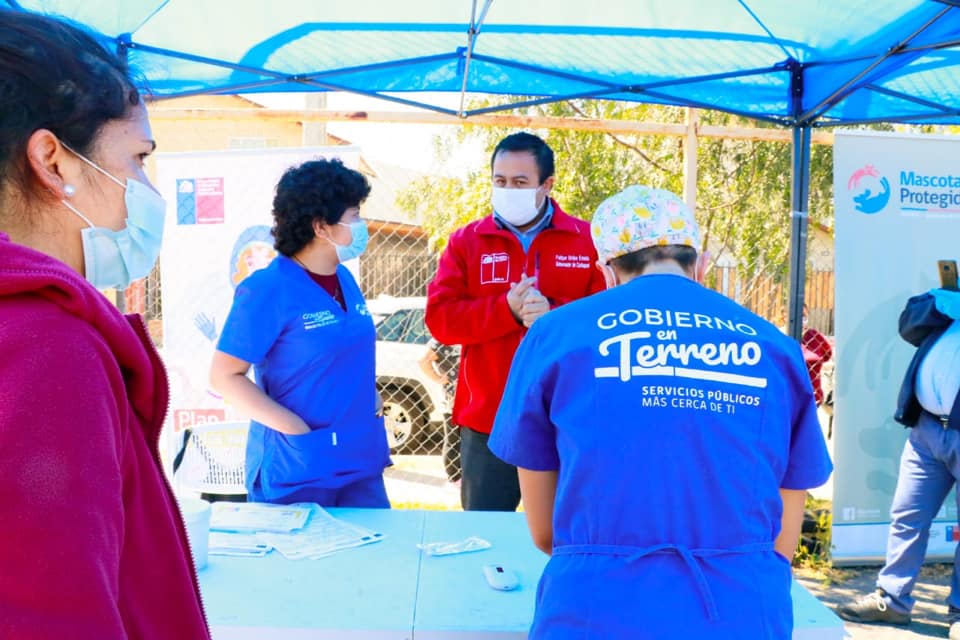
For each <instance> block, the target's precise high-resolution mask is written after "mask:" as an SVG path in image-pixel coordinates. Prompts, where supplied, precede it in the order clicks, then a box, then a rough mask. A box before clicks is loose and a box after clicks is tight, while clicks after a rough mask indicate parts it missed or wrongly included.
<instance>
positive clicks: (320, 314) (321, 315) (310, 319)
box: [300, 311, 337, 331]
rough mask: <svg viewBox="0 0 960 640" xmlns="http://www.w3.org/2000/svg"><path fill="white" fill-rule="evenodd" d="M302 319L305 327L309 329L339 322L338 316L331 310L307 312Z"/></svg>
mask: <svg viewBox="0 0 960 640" xmlns="http://www.w3.org/2000/svg"><path fill="white" fill-rule="evenodd" d="M300 319H301V320H303V328H304V329H305V330H307V331H310V330H311V329H319V328H320V327H326V326H327V325H331V324H336V323H337V317H336V316H335V315H333V312H331V311H314V312H312V313H305V314H303V315H302V316H300Z"/></svg>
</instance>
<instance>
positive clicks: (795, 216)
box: [787, 125, 812, 341]
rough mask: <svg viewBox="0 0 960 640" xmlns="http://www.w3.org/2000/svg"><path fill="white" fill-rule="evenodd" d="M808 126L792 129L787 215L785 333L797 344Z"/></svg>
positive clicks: (800, 318)
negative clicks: (788, 242)
mask: <svg viewBox="0 0 960 640" xmlns="http://www.w3.org/2000/svg"><path fill="white" fill-rule="evenodd" d="M811 134H812V132H811V128H810V126H809V125H805V126H801V125H798V126H794V128H793V172H792V175H791V204H792V207H791V209H792V210H791V212H790V295H789V302H788V306H787V313H788V324H787V327H788V331H789V333H790V335H791V336H793V337H794V338H795V339H797V340H798V341H799V340H800V338H801V336H802V334H803V300H804V289H805V286H806V276H807V226H808V224H809V222H810V214H809V212H808V207H809V200H810V143H811V138H812V135H811Z"/></svg>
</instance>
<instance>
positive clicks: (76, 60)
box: [0, 9, 140, 192]
mask: <svg viewBox="0 0 960 640" xmlns="http://www.w3.org/2000/svg"><path fill="white" fill-rule="evenodd" d="M97 37H98V36H97V34H95V33H93V32H90V31H87V30H85V29H84V28H82V27H80V26H76V25H74V24H71V23H69V22H66V21H63V20H59V19H56V18H50V17H47V16H42V15H37V14H32V13H27V12H26V11H14V10H10V9H0V187H3V186H5V183H10V182H14V183H16V184H17V186H19V187H20V190H21V191H23V192H28V191H29V190H30V189H31V188H32V187H34V186H35V185H33V184H32V182H31V180H30V179H29V177H28V176H29V171H28V170H27V168H26V146H27V140H29V138H30V136H31V135H33V132H34V131H36V130H37V129H49V130H50V131H52V132H53V133H54V134H56V136H57V137H58V138H60V140H61V141H63V142H65V143H66V144H68V145H70V148H72V149H74V150H76V151H77V152H79V153H81V154H84V155H90V151H91V147H92V146H94V143H95V141H96V139H97V136H98V134H99V133H100V130H101V129H102V128H103V126H104V125H105V124H106V123H107V122H109V121H111V120H116V119H119V118H124V117H127V116H128V115H129V113H130V110H131V109H132V108H133V107H135V106H137V105H138V104H139V103H140V93H139V91H137V88H136V86H135V85H134V80H133V78H132V75H131V71H130V69H129V68H128V67H127V64H126V63H125V62H124V61H123V60H122V59H121V58H119V57H118V56H117V55H115V54H114V53H113V52H111V51H109V50H107V49H106V48H104V47H103V46H102V45H101V44H100V43H99V42H98V41H97V39H96V38H97Z"/></svg>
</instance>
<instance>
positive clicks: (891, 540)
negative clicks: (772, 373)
mask: <svg viewBox="0 0 960 640" xmlns="http://www.w3.org/2000/svg"><path fill="white" fill-rule="evenodd" d="M958 320H960V292H956V291H949V290H946V289H934V290H933V291H930V292H929V293H924V294H921V295H918V296H914V297H912V298H910V300H909V301H908V302H907V305H906V308H905V309H904V310H903V313H901V314H900V335H901V337H903V339H904V340H906V341H907V342H909V343H910V344H912V345H914V346H915V347H917V351H916V353H915V354H914V356H913V359H912V360H911V361H910V365H909V367H907V373H906V376H905V377H904V380H903V384H902V386H901V388H900V394H899V398H898V400H897V411H896V414H894V418H895V419H896V420H897V422H900V423H901V424H903V425H905V426H907V427H910V428H911V429H910V436H909V438H908V439H907V442H906V443H905V444H904V447H903V455H902V457H901V460H900V475H899V478H898V480H897V488H896V491H895V493H894V496H893V503H892V504H891V505H890V519H891V523H890V531H889V534H888V537H887V558H886V563H885V564H884V566H883V568H882V569H881V570H880V574H879V576H878V577H877V590H876V591H875V592H873V593H870V594H867V595H866V596H863V597H862V598H860V599H858V600H856V601H855V602H852V603H850V604H847V605H844V606H841V607H838V608H837V613H838V614H839V615H840V617H841V618H843V619H845V620H850V621H852V622H861V623H885V624H908V623H909V622H910V610H911V609H912V608H913V605H914V601H915V599H914V597H913V595H912V592H913V587H914V585H915V584H916V582H917V575H918V573H919V572H920V566H921V565H922V564H923V559H924V556H925V555H926V551H927V541H928V540H929V537H930V527H931V524H932V523H933V519H934V517H936V515H937V512H938V511H939V510H940V507H941V506H942V505H943V501H944V500H945V499H946V497H947V494H948V493H949V492H950V489H951V488H953V486H954V485H955V484H956V482H957V479H958V478H960V402H958V401H957V400H958V391H960V366H958V364H960V321H958ZM958 563H960V547H958V552H957V555H956V556H955V557H954V569H953V579H952V581H951V588H950V595H949V596H948V597H947V605H948V607H949V608H948V619H949V622H950V638H951V639H952V640H960V582H958V580H960V572H958V571H957V567H958Z"/></svg>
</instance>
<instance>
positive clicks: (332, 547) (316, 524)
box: [257, 505, 383, 560]
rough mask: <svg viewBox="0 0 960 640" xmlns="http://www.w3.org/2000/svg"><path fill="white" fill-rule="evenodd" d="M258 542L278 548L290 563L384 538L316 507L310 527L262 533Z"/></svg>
mask: <svg viewBox="0 0 960 640" xmlns="http://www.w3.org/2000/svg"><path fill="white" fill-rule="evenodd" d="M257 538H258V539H259V540H261V541H263V542H266V543H267V544H269V545H271V546H272V547H274V548H275V549H276V550H277V551H279V552H280V553H282V554H283V555H284V557H286V558H288V559H290V560H298V559H301V558H306V559H314V558H323V557H324V556H329V555H330V554H332V553H336V552H338V551H343V550H344V549H352V548H354V547H360V546H363V545H367V544H373V543H375V542H380V541H381V540H383V534H382V533H377V532H375V531H371V530H369V529H364V528H363V527H358V526H356V525H353V524H349V523H347V522H343V521H342V520H338V519H336V518H334V517H333V516H332V515H330V514H329V513H328V512H327V511H326V510H325V509H324V508H323V507H321V506H319V505H313V513H312V514H311V516H310V521H309V523H308V524H307V526H306V527H304V528H303V529H301V530H300V531H296V532H294V533H268V532H267V533H259V534H257Z"/></svg>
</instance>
